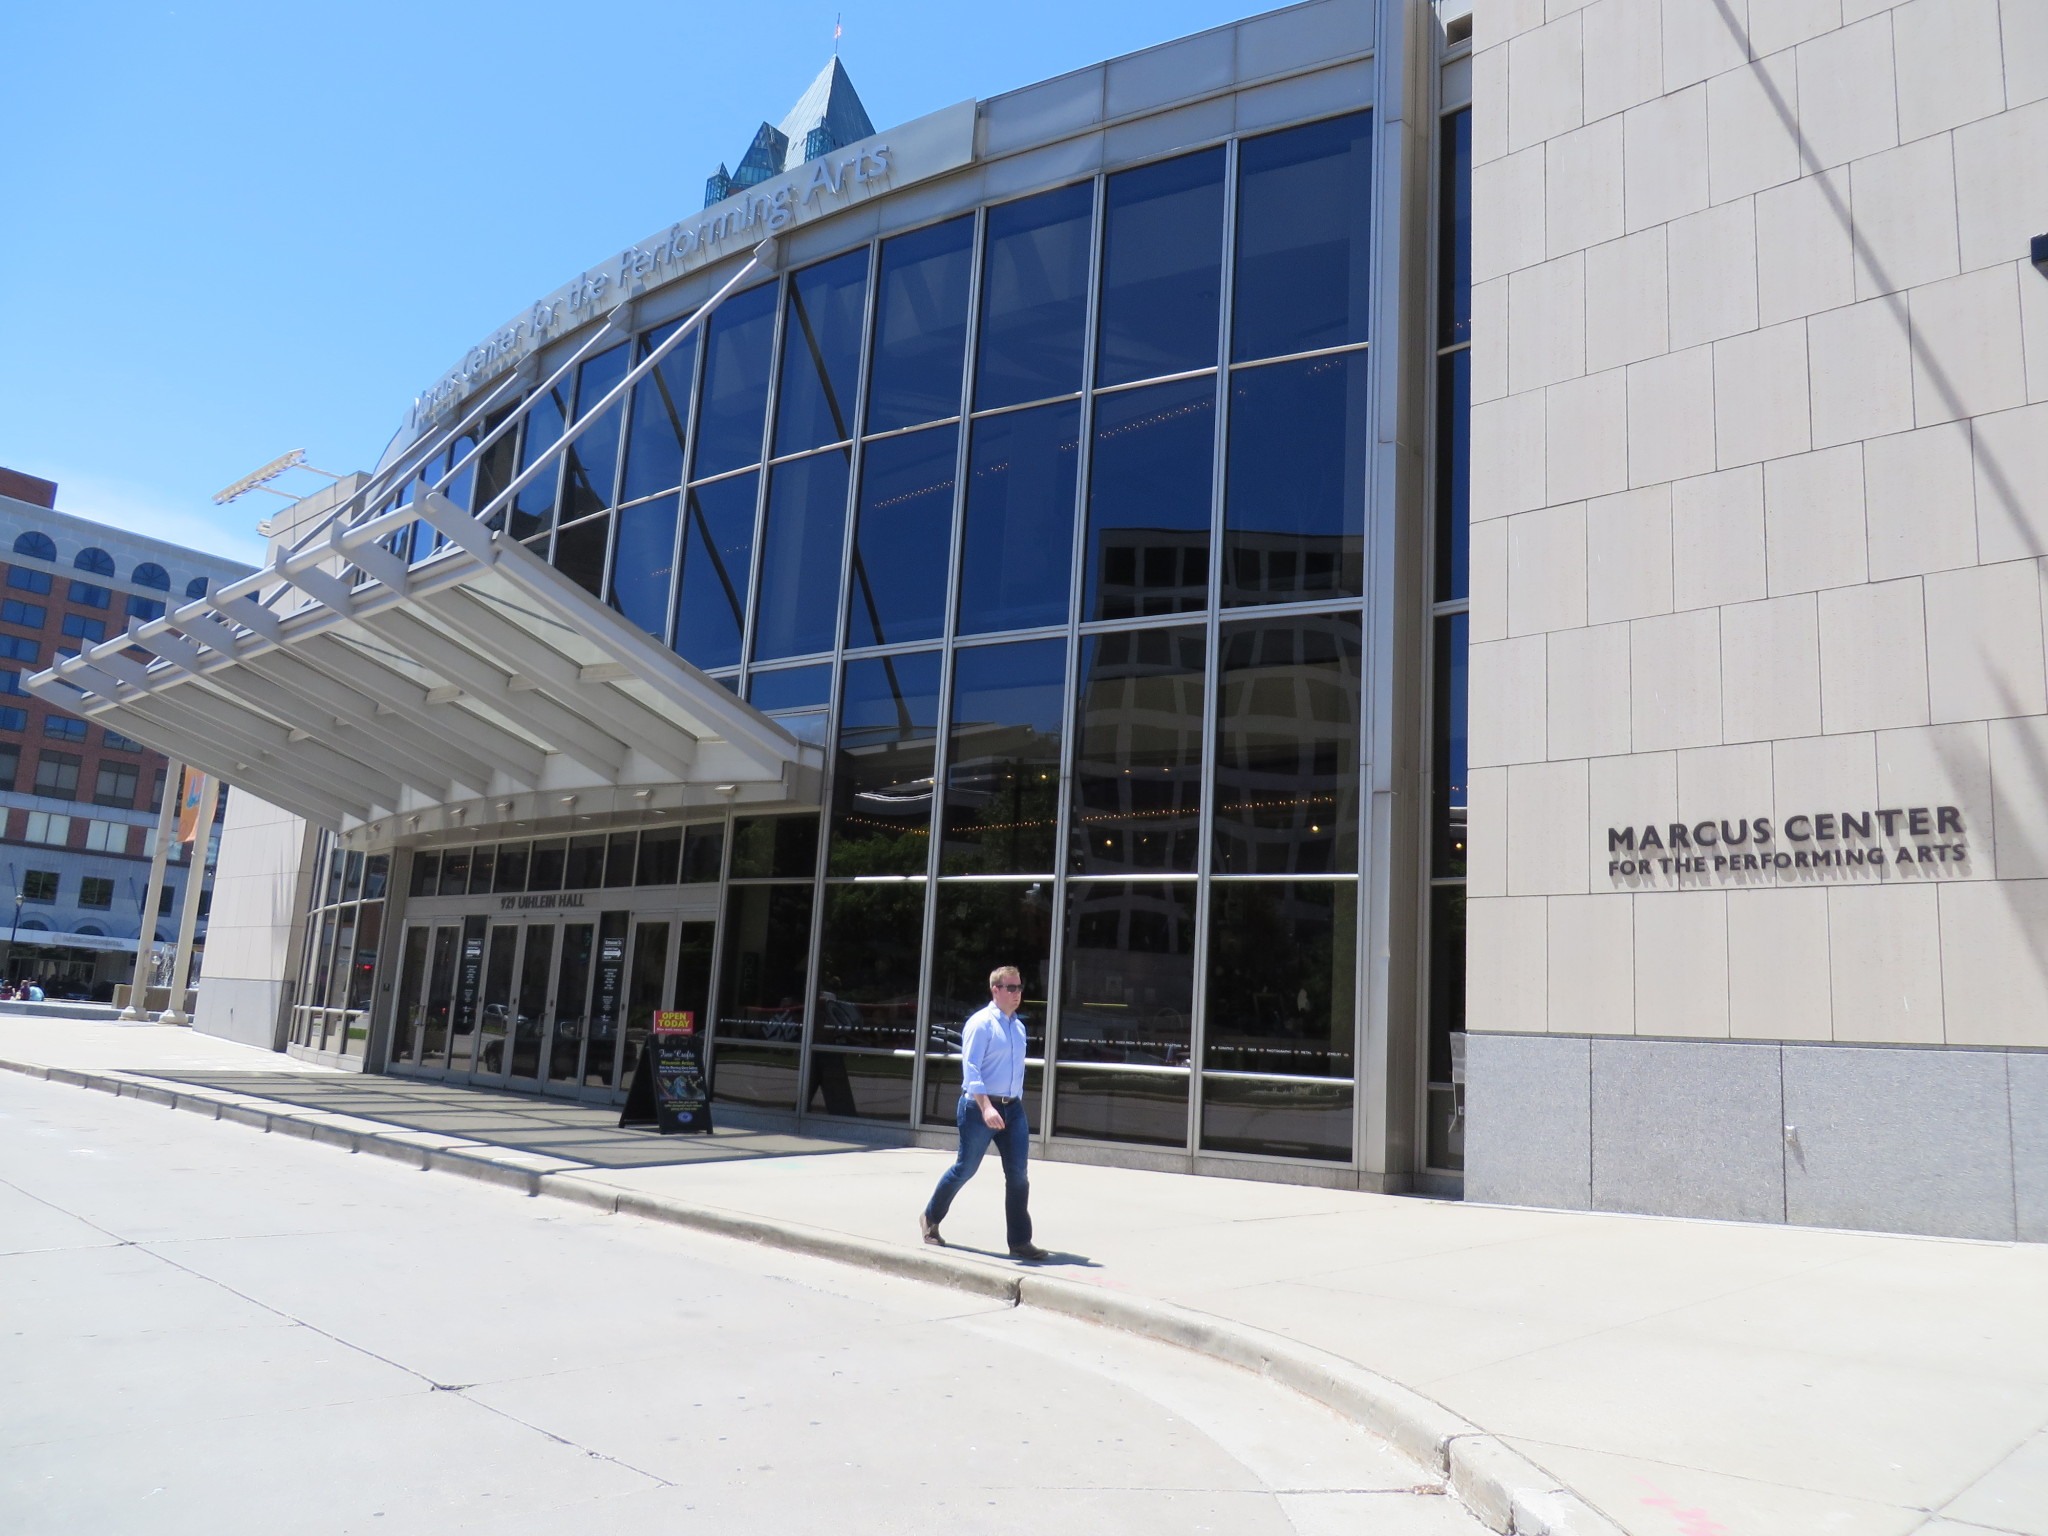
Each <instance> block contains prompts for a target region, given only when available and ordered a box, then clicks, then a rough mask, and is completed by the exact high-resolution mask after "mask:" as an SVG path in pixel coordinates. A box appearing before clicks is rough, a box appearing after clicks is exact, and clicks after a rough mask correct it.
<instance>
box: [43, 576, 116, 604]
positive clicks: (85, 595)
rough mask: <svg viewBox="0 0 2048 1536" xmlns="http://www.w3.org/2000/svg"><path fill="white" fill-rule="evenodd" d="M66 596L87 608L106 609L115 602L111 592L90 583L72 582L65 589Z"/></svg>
mask: <svg viewBox="0 0 2048 1536" xmlns="http://www.w3.org/2000/svg"><path fill="white" fill-rule="evenodd" d="M34 590H37V591H47V590H48V589H47V588H36V589H34ZM64 595H65V596H66V597H68V598H69V599H70V600H71V601H72V602H74V603H82V604H83V605H84V606H86V607H87V608H104V607H106V606H107V605H108V604H109V603H111V602H113V600H114V594H113V593H111V592H109V591H108V590H107V589H106V588H105V587H96V586H94V585H93V584H92V583H91V582H89V581H74V582H72V583H71V585H70V586H69V587H68V588H66V589H65V594H64Z"/></svg>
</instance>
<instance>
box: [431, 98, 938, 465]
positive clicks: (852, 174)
mask: <svg viewBox="0 0 2048 1536" xmlns="http://www.w3.org/2000/svg"><path fill="white" fill-rule="evenodd" d="M974 117H975V104H974V103H973V102H971V101H963V102H959V103H957V104H955V105H953V106H950V107H946V108H943V109H941V110H940V111H937V112H933V113H929V114H927V115H926V116H924V117H920V118H917V119H915V120H914V121H912V122H908V123H905V124H903V125H902V126H901V127H899V128H893V129H891V130H890V131H889V132H887V133H878V134H875V135H873V136H871V137H869V138H865V139H862V140H860V141H859V142H858V143H856V144H849V145H847V146H846V147H845V148H843V149H837V150H834V151H833V152H832V153H831V154H829V155H824V156H821V157H820V158H818V159H816V160H812V161H808V162H806V163H805V164H803V165H800V166H798V167H797V168H796V169H795V170H791V171H784V172H783V173H782V174H781V175H780V176H773V177H770V178H769V179H768V180H767V181H764V182H761V183H759V184H758V185H755V186H751V187H746V188H743V189H742V190H740V191H738V192H735V193H733V195H732V196H731V197H728V198H726V199H725V200H724V201H723V202H720V203H713V204H712V205H711V206H710V207H709V208H706V209H705V210H704V211H703V212H702V213H700V214H698V215H696V216H695V217H694V218H690V219H684V220H682V221H680V222H678V223H675V224H671V225H670V226H669V227H668V228H667V229H665V230H663V231H661V232H660V233H659V234H656V235H653V236H650V237H649V238H648V239H646V240H642V241H641V242H639V243H638V244H637V245H629V246H627V247H626V249H625V250H623V251H621V252H619V254H618V255H616V256H614V257H612V258H611V259H610V260H609V261H605V262H600V263H599V264H598V265H597V266H595V267H591V268H589V269H588V270H587V271H584V272H581V273H579V274H578V275H577V276H576V277H575V278H573V279H571V280H570V281H569V282H567V283H564V284H563V285H562V286H561V287H559V288H557V289H556V290H555V291H554V292H553V293H550V294H546V295H544V296H543V297H541V298H538V299H536V300H534V301H533V303H532V304H531V305H529V306H528V307H527V309H526V311H525V312H524V313H523V314H521V315H519V316H518V317H516V318H515V319H513V320H510V321H508V322H506V323H505V324H504V325H502V326H500V327H498V329H497V330H495V331H493V332H492V333H491V334H490V335H489V336H486V337H485V338H484V339H483V340H482V341H480V342H478V343H477V344H476V345H475V346H473V347H471V348H470V349H469V351H468V352H466V353H464V354H463V358H462V361H461V362H460V363H458V364H456V366H455V367H453V368H451V369H449V370H448V372H446V373H444V374H443V375H441V377H440V378H439V379H437V380H435V381H434V383H433V385H432V386H431V387H429V388H427V389H425V390H422V391H421V392H420V393H419V394H418V395H417V396H415V397H414V399H413V402H412V407H411V409H410V410H409V411H407V413H406V418H405V428H404V432H403V433H401V436H405V435H408V434H411V433H415V432H418V431H419V430H420V429H421V428H423V427H426V426H428V425H430V424H431V423H433V422H434V421H436V420H438V419H439V418H440V417H442V416H443V415H445V414H446V413H447V411H448V410H449V408H450V407H451V406H453V405H455V404H456V403H457V402H458V401H460V400H461V399H462V398H463V397H464V396H465V395H467V394H468V393H469V392H470V391H471V390H473V389H475V388H476V387H477V386H478V385H479V384H484V383H487V382H489V381H490V380H491V379H494V378H496V377H497V376H498V375H499V374H501V373H503V372H504V371H505V370H506V369H507V368H510V367H512V366H513V365H514V364H516V363H517V362H519V360H520V359H522V358H524V357H526V356H527V355H528V354H530V353H532V352H533V351H535V350H536V349H537V348H539V347H543V346H545V345H547V343H549V342H551V341H553V340H554V339H555V338H556V337H558V336H561V335H565V334H566V333H568V332H569V331H572V330H575V329H576V328H577V327H579V326H581V325H583V324H585V323H586V322H588V321H590V320H594V319H596V318H597V317H598V316H599V315H601V314H603V313H604V312H605V311H606V310H608V309H610V308H611V307H612V306H613V305H615V304H618V303H620V302H621V301H622V300H625V299H628V298H631V297H633V296H634V295H635V294H638V293H642V292H645V291H646V290H647V289H649V288H656V287H659V286H660V285H661V284H663V283H667V282H672V281H674V280H675V279H676V278H679V277H682V276H685V275H686V274H688V273H691V272H694V271H696V270H697V269H698V268H699V267H704V266H708V265H710V264H711V263H712V262H714V261H719V260H721V259H723V258H724V257H726V256H731V255H737V254H739V253H741V252H744V251H746V250H749V249H751V248H752V247H753V246H755V245H757V244H759V243H760V242H761V241H762V240H765V239H767V238H768V236H770V235H779V234H781V233H782V232H783V231H785V230H788V229H792V228H795V227H796V226H798V225H800V224H805V223H810V222H812V221H814V220H817V219H822V218H826V217H829V216H830V215H832V214H835V213H843V212H845V211H846V210H847V209H849V208H853V207H856V206H858V205H859V204H861V203H863V202H866V201H867V200H868V199H869V198H871V197H878V196H881V195H882V194H884V193H887V192H899V191H901V190H902V189H903V188H905V187H908V186H912V185H914V184H916V183H917V182H920V181H924V180H927V179H928V178H930V177H933V176H940V175H944V174H945V173H946V172H947V171H953V170H958V169H959V168H960V167H961V166H963V165H966V164H968V163H970V162H971V161H972V160H973V159H974Z"/></svg>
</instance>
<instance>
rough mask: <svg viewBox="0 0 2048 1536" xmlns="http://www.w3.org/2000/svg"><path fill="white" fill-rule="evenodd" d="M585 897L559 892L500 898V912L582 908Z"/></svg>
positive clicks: (573, 892)
mask: <svg viewBox="0 0 2048 1536" xmlns="http://www.w3.org/2000/svg"><path fill="white" fill-rule="evenodd" d="M582 905H583V896H582V893H581V892H578V891H558V892H553V893H550V894H549V895H546V896H500V897H499V898H498V910H499V911H500V912H531V911H536V910H539V911H546V910H548V909H550V908H553V907H580V906H582Z"/></svg>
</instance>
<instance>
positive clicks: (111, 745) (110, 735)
mask: <svg viewBox="0 0 2048 1536" xmlns="http://www.w3.org/2000/svg"><path fill="white" fill-rule="evenodd" d="M101 734H102V736H103V737H104V739H105V741H106V745H107V750H108V751H110V752H147V751H148V750H149V748H147V747H145V746H144V745H143V744H142V743H141V742H139V741H137V740H135V739H134V738H133V737H132V736H123V735H122V734H121V733H120V732H119V731H104V732H102V733H101Z"/></svg>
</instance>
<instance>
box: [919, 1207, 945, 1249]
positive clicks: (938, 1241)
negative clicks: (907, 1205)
mask: <svg viewBox="0 0 2048 1536" xmlns="http://www.w3.org/2000/svg"><path fill="white" fill-rule="evenodd" d="M917 1230H918V1231H920V1232H922V1233H923V1234H924V1240H925V1241H926V1242H928V1243H930V1244H931V1245H932V1246H933V1247H934V1248H943V1247H945V1246H946V1240H945V1239H944V1238H943V1237H941V1236H939V1229H938V1227H937V1226H936V1225H934V1224H933V1222H932V1219H931V1217H929V1216H927V1215H925V1214H924V1212H922V1211H919V1212H918V1213H917Z"/></svg>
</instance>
